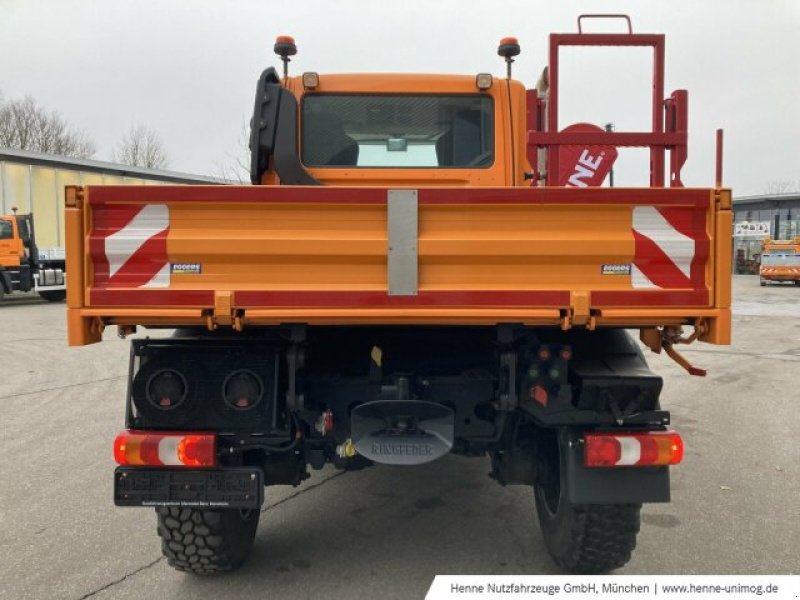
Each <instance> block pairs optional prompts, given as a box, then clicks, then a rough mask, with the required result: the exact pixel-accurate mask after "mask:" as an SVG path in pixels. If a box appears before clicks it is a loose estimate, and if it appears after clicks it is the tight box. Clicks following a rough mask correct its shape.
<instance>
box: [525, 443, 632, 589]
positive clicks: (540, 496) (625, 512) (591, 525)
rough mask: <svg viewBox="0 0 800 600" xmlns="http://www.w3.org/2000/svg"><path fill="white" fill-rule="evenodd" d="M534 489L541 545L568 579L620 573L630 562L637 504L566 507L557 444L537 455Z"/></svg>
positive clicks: (561, 462) (549, 445)
mask: <svg viewBox="0 0 800 600" xmlns="http://www.w3.org/2000/svg"><path fill="white" fill-rule="evenodd" d="M539 460H540V462H539V468H538V475H537V481H536V483H535V484H534V486H533V489H534V496H535V498H536V513H537V515H538V517H539V527H540V528H541V530H542V536H543V537H544V543H545V546H546V547H547V551H548V553H549V554H550V556H551V557H552V558H553V561H554V562H555V563H556V564H557V565H558V566H559V567H561V568H562V569H564V570H565V571H567V572H570V573H581V574H594V573H606V572H608V571H613V570H614V569H619V568H620V567H622V566H623V565H625V564H626V563H627V562H628V561H629V560H630V559H631V553H632V552H633V550H634V548H636V534H638V533H639V526H640V519H639V511H640V509H641V507H642V505H641V504H583V505H581V504H570V503H569V502H568V501H567V499H566V496H565V494H564V477H563V468H562V465H563V461H562V460H561V457H559V455H558V445H557V443H556V442H555V439H552V441H551V443H550V444H547V448H546V449H544V451H542V450H540V457H539Z"/></svg>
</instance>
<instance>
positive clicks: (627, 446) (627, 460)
mask: <svg viewBox="0 0 800 600" xmlns="http://www.w3.org/2000/svg"><path fill="white" fill-rule="evenodd" d="M614 439H615V440H617V441H618V442H619V445H620V455H619V460H618V461H617V463H616V464H618V465H635V464H636V463H637V462H639V459H640V458H641V456H642V445H641V444H640V443H639V440H637V439H636V438H632V437H614Z"/></svg>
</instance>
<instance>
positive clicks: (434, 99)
mask: <svg viewBox="0 0 800 600" xmlns="http://www.w3.org/2000/svg"><path fill="white" fill-rule="evenodd" d="M580 24H581V21H580V19H579V32H578V33H569V34H553V35H551V36H550V64H549V67H548V70H547V71H546V73H545V76H544V77H543V78H542V79H541V80H540V82H539V85H538V86H537V89H531V90H526V89H525V88H524V87H523V85H522V84H521V83H520V82H518V81H516V80H513V79H512V78H511V64H512V62H513V60H514V56H516V55H517V54H518V53H519V45H518V43H517V41H516V40H515V39H513V38H507V39H504V40H502V41H501V44H500V47H499V49H498V53H499V54H500V55H501V56H502V57H504V58H505V60H506V63H507V77H506V78H497V77H493V76H492V75H490V74H487V73H479V74H477V75H469V76H457V75H387V74H360V75H325V74H318V73H314V72H307V73H304V74H302V76H298V77H289V76H288V74H287V66H288V62H289V58H290V56H292V55H294V54H295V53H296V46H295V44H294V41H293V40H292V39H291V38H288V37H282V38H278V40H277V42H276V44H275V51H276V53H277V54H278V55H280V56H281V58H282V60H283V62H284V75H283V77H280V76H279V75H278V72H277V71H276V70H275V69H273V68H269V69H267V70H265V71H264V73H263V74H262V75H261V77H260V79H259V81H258V85H257V90H256V98H255V107H254V115H253V120H252V132H251V142H250V147H251V151H252V167H251V178H252V182H253V184H254V185H252V186H220V187H210V186H191V187H182V186H162V187H158V188H147V189H133V188H125V187H118V186H85V187H72V188H68V189H67V194H66V206H67V208H66V228H67V229H66V230H67V248H68V253H67V271H68V275H69V279H70V287H69V289H68V290H67V306H68V308H67V320H68V330H69V343H70V344H72V345H83V344H91V343H95V342H99V341H101V339H102V332H103V329H104V328H105V327H107V326H116V327H117V328H118V333H119V334H121V335H127V334H130V333H133V332H135V331H136V330H137V328H138V327H150V328H158V327H161V328H174V329H175V333H174V334H173V335H172V336H171V337H160V338H158V339H155V338H140V339H134V340H133V341H132V344H131V354H130V382H129V386H130V387H129V391H128V394H127V397H126V427H127V429H126V430H125V431H123V432H122V433H120V434H119V435H118V436H117V438H116V440H115V442H114V454H115V458H116V461H117V463H118V464H119V465H120V466H119V467H118V468H117V470H116V471H115V475H114V489H115V491H114V497H115V502H116V504H118V505H120V506H150V507H155V508H156V513H157V519H158V533H159V536H160V537H161V544H162V551H163V553H164V555H165V556H166V557H167V559H168V561H169V563H170V564H171V565H172V566H174V567H175V568H177V569H181V570H184V571H189V572H192V573H197V574H208V573H214V572H218V571H223V570H229V569H233V568H236V567H237V566H239V565H240V564H241V563H242V561H243V560H244V559H245V557H246V555H247V553H248V552H249V549H250V547H251V545H252V542H253V538H254V536H255V532H256V528H257V525H258V519H259V516H260V511H259V507H260V506H261V503H262V500H263V494H264V487H265V486H271V485H279V484H289V485H298V484H299V483H300V482H302V481H303V480H304V479H305V478H306V477H307V476H308V469H309V468H311V469H321V468H323V467H324V466H325V465H327V464H331V463H332V464H333V465H334V466H335V467H337V468H340V469H348V470H358V469H362V468H364V467H369V466H371V465H374V464H376V463H378V464H384V465H403V466H408V465H418V464H422V463H426V462H429V461H432V460H436V459H438V458H440V457H442V456H444V455H446V454H449V453H452V454H458V455H462V456H470V457H476V458H478V459H479V458H480V457H488V458H489V460H490V462H491V476H492V477H493V478H494V479H495V480H497V482H498V483H500V484H501V485H523V486H529V487H531V488H532V490H533V493H534V496H535V499H536V507H537V515H538V520H539V524H540V526H541V529H542V532H543V535H544V540H545V543H546V546H547V549H548V551H549V553H550V555H551V556H552V557H553V559H554V560H555V562H556V563H557V564H559V565H560V566H561V567H562V568H564V569H566V570H569V571H578V572H603V571H608V570H611V569H615V568H618V567H620V566H622V565H624V564H625V563H626V562H627V561H628V560H629V559H630V556H631V552H632V551H633V549H634V547H635V544H636V536H637V533H638V530H639V512H640V507H641V504H642V503H643V502H666V501H668V500H669V496H670V488H669V466H670V465H674V464H677V463H678V462H680V460H681V457H682V454H683V442H682V439H681V437H680V435H678V434H677V433H676V432H675V431H672V430H671V429H670V415H669V413H668V412H667V411H666V410H664V409H663V408H662V406H661V404H660V400H659V398H660V393H661V388H662V379H661V378H660V377H659V376H658V375H656V374H655V373H653V372H652V371H651V370H650V369H649V368H648V366H647V364H646V362H645V359H644V356H643V353H642V351H641V349H640V347H639V345H638V344H637V343H636V341H635V340H633V339H632V338H631V337H630V336H629V335H628V334H627V333H626V331H625V330H626V329H639V330H640V332H641V334H640V335H641V339H642V340H643V341H644V342H645V344H646V345H647V346H649V347H650V348H651V349H652V350H654V351H656V352H660V351H662V350H663V351H665V352H667V353H668V354H669V355H670V356H672V357H673V358H675V359H676V360H677V361H678V362H679V363H680V364H682V365H683V366H684V367H685V368H686V369H687V370H688V371H689V372H690V373H693V374H696V375H702V374H704V372H703V371H702V370H700V369H697V368H695V367H693V366H692V365H690V364H689V363H688V362H687V361H685V360H684V359H683V358H682V357H681V356H680V355H679V354H678V353H677V352H676V351H675V346H676V345H677V344H679V343H689V342H692V341H695V340H700V341H703V342H708V343H712V344H728V343H730V317H731V315H730V271H731V247H732V244H731V233H732V225H731V210H730V208H731V194H730V191H729V190H727V189H723V188H722V187H721V185H720V183H719V181H720V179H721V167H720V162H719V158H720V156H721V150H720V151H719V152H718V168H717V175H718V176H717V185H716V186H715V187H712V188H684V187H683V184H682V182H681V175H680V170H681V166H682V165H683V163H684V161H685V159H686V139H687V138H686V136H687V134H686V119H687V103H686V101H687V94H686V92H685V91H682V90H678V91H676V92H674V93H673V94H672V95H670V96H669V97H665V96H664V91H663V74H664V71H663V66H664V37H663V36H662V35H653V34H634V33H632V32H631V30H630V28H629V30H628V33H624V34H585V33H582V32H581V31H580ZM601 45H605V46H608V45H613V46H625V47H645V48H650V49H652V51H653V56H654V58H655V65H654V85H653V97H652V129H651V130H650V131H644V132H605V131H598V130H597V128H596V127H591V126H588V127H587V126H585V124H583V125H580V126H579V127H568V128H566V129H565V130H561V129H560V127H559V121H558V106H559V105H558V77H559V68H558V56H559V50H560V49H561V48H562V47H564V46H601ZM719 139H720V137H718V140H719ZM618 146H640V147H646V148H648V149H649V152H650V157H651V173H650V183H651V185H650V187H647V188H601V187H592V184H593V185H595V186H596V185H598V184H599V183H601V182H602V178H601V175H602V173H603V172H604V171H603V170H604V169H607V168H608V166H609V165H608V164H603V162H604V161H605V159H606V158H608V159H609V161H610V160H611V158H612V157H613V154H615V152H616V151H615V149H616V147H618ZM667 156H668V157H669V164H667ZM598 173H600V175H598ZM564 179H566V181H567V183H569V181H570V180H572V182H571V184H570V185H564ZM665 180H666V181H668V182H669V187H664V184H665ZM685 326H688V327H689V328H690V333H689V335H687V336H683V335H682V327H685ZM453 476H454V477H458V474H457V473H454V474H453ZM398 493H400V492H398ZM298 543H302V540H298ZM390 543H391V541H390V540H387V544H390Z"/></svg>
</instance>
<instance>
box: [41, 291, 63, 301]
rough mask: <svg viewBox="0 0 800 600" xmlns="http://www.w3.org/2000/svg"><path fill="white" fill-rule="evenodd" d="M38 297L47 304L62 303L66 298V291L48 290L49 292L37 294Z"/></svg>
mask: <svg viewBox="0 0 800 600" xmlns="http://www.w3.org/2000/svg"><path fill="white" fill-rule="evenodd" d="M39 297H40V298H41V299H42V300H47V301H48V302H63V301H64V300H65V299H66V297H67V290H50V291H49V292H39Z"/></svg>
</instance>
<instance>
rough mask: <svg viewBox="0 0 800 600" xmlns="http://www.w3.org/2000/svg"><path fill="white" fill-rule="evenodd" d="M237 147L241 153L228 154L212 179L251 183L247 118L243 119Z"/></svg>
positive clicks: (213, 172)
mask: <svg viewBox="0 0 800 600" xmlns="http://www.w3.org/2000/svg"><path fill="white" fill-rule="evenodd" d="M237 146H238V147H239V151H238V152H237V153H236V154H235V155H233V154H228V160H227V161H226V162H224V163H218V164H217V167H216V168H215V169H214V170H213V171H212V173H211V175H210V176H211V177H215V178H217V179H220V180H222V181H227V182H231V183H239V184H249V183H250V123H248V122H247V119H245V118H242V124H241V128H240V130H239V139H238V141H237Z"/></svg>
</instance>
